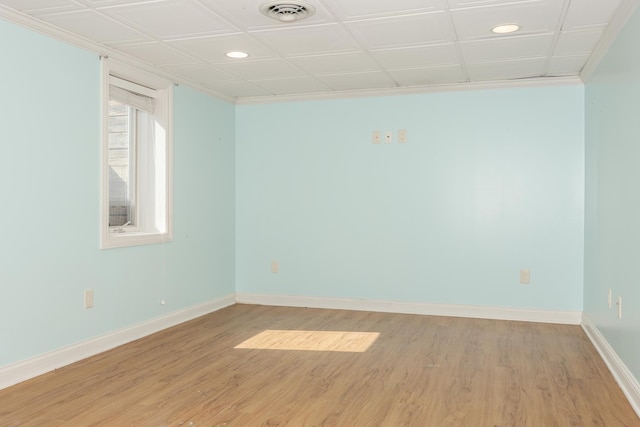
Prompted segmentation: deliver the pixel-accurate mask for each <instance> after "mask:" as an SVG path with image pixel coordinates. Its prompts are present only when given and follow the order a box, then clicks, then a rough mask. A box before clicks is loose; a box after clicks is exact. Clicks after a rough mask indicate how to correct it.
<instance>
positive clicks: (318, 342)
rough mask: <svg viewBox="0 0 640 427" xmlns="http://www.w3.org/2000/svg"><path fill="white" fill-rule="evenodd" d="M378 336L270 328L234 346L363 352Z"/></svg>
mask: <svg viewBox="0 0 640 427" xmlns="http://www.w3.org/2000/svg"><path fill="white" fill-rule="evenodd" d="M379 336H380V333H379V332H343V331H281V330H271V329H270V330H266V331H264V332H260V333H259V334H258V335H255V336H253V337H251V338H249V339H248V340H246V341H245V342H243V343H241V344H238V345H237V346H235V347H234V348H244V349H257V350H303V351H337V352H348V353H364V352H365V351H367V350H368V349H369V347H371V345H372V344H373V343H374V342H375V341H376V340H377V339H378V337H379Z"/></svg>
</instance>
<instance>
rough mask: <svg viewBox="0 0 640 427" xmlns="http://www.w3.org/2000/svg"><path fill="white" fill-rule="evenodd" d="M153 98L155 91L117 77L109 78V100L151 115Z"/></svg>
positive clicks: (153, 103) (153, 107)
mask: <svg viewBox="0 0 640 427" xmlns="http://www.w3.org/2000/svg"><path fill="white" fill-rule="evenodd" d="M155 98H156V91H155V90H154V89H149V88H148V87H144V86H141V85H139V84H137V83H133V82H130V81H128V80H124V79H121V78H119V77H115V76H109V99H112V100H114V101H118V102H120V103H122V104H125V105H130V106H132V107H134V108H137V109H138V110H142V111H146V112H148V113H153V112H154V110H155V106H156V99H155Z"/></svg>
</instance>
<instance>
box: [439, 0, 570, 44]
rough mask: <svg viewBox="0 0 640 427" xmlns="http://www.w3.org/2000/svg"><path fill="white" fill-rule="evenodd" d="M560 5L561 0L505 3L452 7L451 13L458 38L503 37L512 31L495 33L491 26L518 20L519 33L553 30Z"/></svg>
mask: <svg viewBox="0 0 640 427" xmlns="http://www.w3.org/2000/svg"><path fill="white" fill-rule="evenodd" d="M562 6H563V1H561V0H544V1H542V0H541V1H530V2H520V3H508V4H500V5H493V6H486V7H477V8H470V9H460V10H452V11H451V17H452V19H453V22H454V25H455V27H456V31H457V34H458V37H459V39H460V40H472V39H484V38H505V37H511V36H513V35H511V36H505V35H500V34H494V33H492V32H491V29H492V28H493V27H495V26H496V25H500V24H518V25H520V31H519V32H518V33H516V34H518V35H521V34H532V33H548V32H554V31H556V29H557V26H558V22H559V17H560V14H561V13H562ZM514 35H515V34H514Z"/></svg>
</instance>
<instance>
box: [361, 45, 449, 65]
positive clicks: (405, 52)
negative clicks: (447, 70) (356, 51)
mask: <svg viewBox="0 0 640 427" xmlns="http://www.w3.org/2000/svg"><path fill="white" fill-rule="evenodd" d="M371 55H372V56H373V57H374V58H375V59H376V61H378V62H379V63H380V65H382V66H383V67H385V68H389V69H394V68H416V67H430V66H434V65H445V64H456V63H457V62H458V52H457V49H456V46H455V45H454V44H453V43H449V44H444V45H436V46H420V47H407V48H401V49H387V50H375V51H372V52H371Z"/></svg>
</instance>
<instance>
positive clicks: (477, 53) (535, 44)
mask: <svg viewBox="0 0 640 427" xmlns="http://www.w3.org/2000/svg"><path fill="white" fill-rule="evenodd" d="M552 43H553V34H543V35H537V36H520V37H505V38H501V39H490V40H481V41H474V42H464V43H460V49H461V50H462V56H463V57H464V60H465V62H466V63H478V62H489V61H499V60H507V59H524V58H531V57H546V56H547V55H548V54H549V52H550V50H551V44H552Z"/></svg>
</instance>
